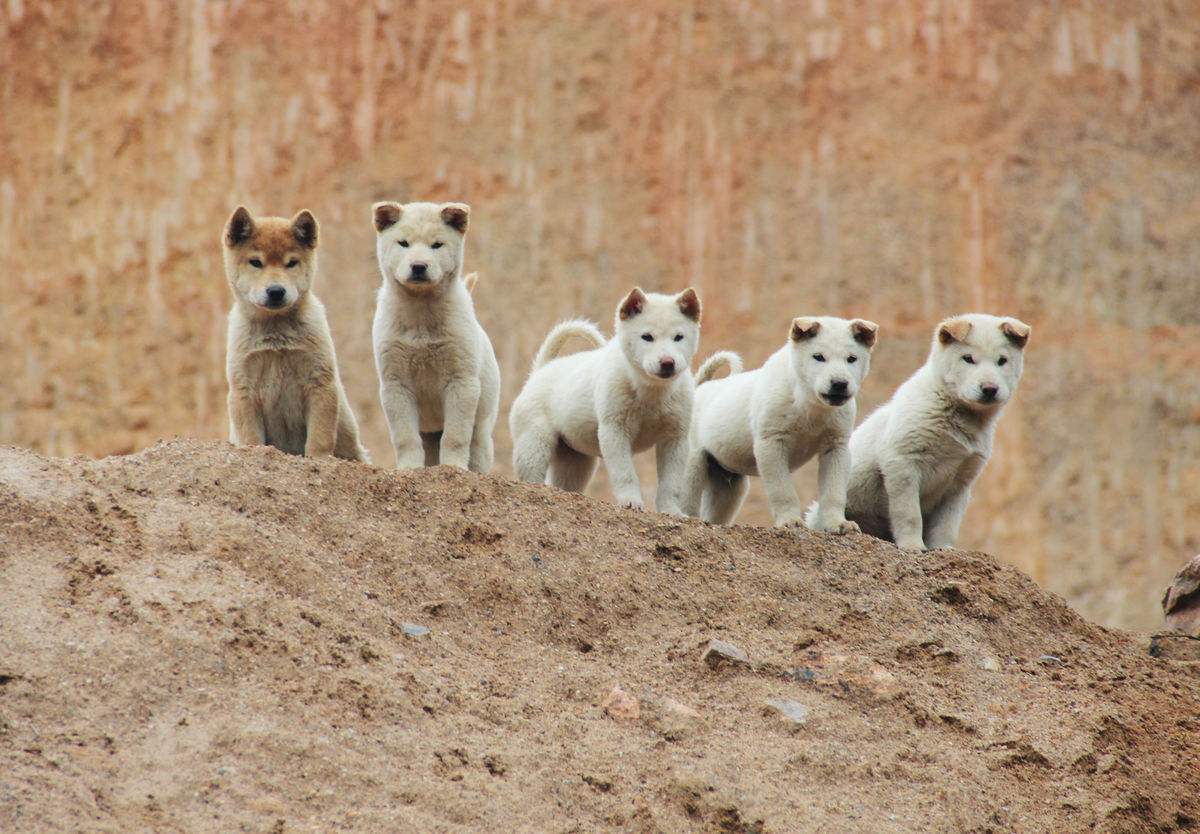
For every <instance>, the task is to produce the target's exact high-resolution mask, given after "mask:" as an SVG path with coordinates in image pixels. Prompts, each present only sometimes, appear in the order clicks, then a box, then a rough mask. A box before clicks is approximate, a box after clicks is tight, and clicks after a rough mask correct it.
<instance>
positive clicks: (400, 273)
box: [372, 203, 500, 472]
mask: <svg viewBox="0 0 1200 834" xmlns="http://www.w3.org/2000/svg"><path fill="white" fill-rule="evenodd" d="M374 211H375V227H376V240H375V249H376V255H377V256H378V260H379V269H380V272H381V273H382V274H383V284H382V285H381V286H380V289H379V297H378V301H377V304H376V307H375V323H374V326H373V328H372V340H373V342H374V346H375V367H376V370H377V371H378V373H379V396H380V400H381V401H382V403H383V411H384V415H385V416H386V417H387V423H388V431H389V433H390V435H391V440H392V448H393V449H394V450H395V453H396V466H397V468H400V469H406V468H415V467H419V466H422V465H425V466H432V465H436V464H438V463H443V464H449V465H451V466H458V467H461V468H469V469H471V470H472V471H474V472H487V471H488V470H490V469H491V468H492V460H493V452H492V431H493V429H494V428H495V425H496V414H497V411H498V409H499V404H500V368H499V366H498V365H497V364H496V354H495V352H494V351H493V349H492V343H491V340H490V339H488V336H487V333H485V332H484V330H483V328H482V327H481V326H480V325H479V322H478V320H477V319H476V318H475V307H474V305H473V303H472V301H471V294H470V292H468V289H467V287H466V286H465V285H464V283H463V280H462V260H463V242H464V236H465V233H466V216H467V211H468V209H467V207H466V206H464V205H462V204H461V203H447V204H442V205H437V204H434V203H409V204H407V205H403V206H401V205H399V204H396V203H378V204H376V205H375V207H374ZM453 223H457V224H459V226H461V228H457V227H456V226H455V225H452V224H453ZM401 242H403V243H404V244H407V245H401ZM435 244H440V245H437V246H436V248H435ZM422 264H423V265H424V273H423V274H417V272H415V271H414V266H417V267H419V266H420V265H422Z"/></svg>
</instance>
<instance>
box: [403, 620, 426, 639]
mask: <svg viewBox="0 0 1200 834" xmlns="http://www.w3.org/2000/svg"><path fill="white" fill-rule="evenodd" d="M400 628H401V630H403V632H404V636H405V637H422V636H424V635H426V634H428V633H429V629H427V628H426V627H425V626H423V625H417V624H416V623H401V624H400Z"/></svg>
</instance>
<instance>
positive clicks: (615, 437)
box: [597, 420, 645, 510]
mask: <svg viewBox="0 0 1200 834" xmlns="http://www.w3.org/2000/svg"><path fill="white" fill-rule="evenodd" d="M597 433H598V435H599V440H600V454H601V455H602V456H603V457H604V467H605V469H607V470H608V480H609V481H610V482H611V483H612V491H613V497H614V498H616V499H617V503H618V504H620V505H621V506H622V507H628V508H630V509H633V510H641V509H645V504H643V503H642V485H641V483H639V482H638V476H637V470H636V469H634V467H633V444H632V443H631V442H630V440H629V435H628V434H627V433H626V431H625V426H623V425H620V424H618V423H615V422H613V421H610V420H601V421H600V426H599V431H598V432H597Z"/></svg>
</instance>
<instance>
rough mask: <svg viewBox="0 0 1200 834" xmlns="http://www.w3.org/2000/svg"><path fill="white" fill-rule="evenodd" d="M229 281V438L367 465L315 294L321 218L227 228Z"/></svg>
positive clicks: (252, 221)
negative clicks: (318, 225)
mask: <svg viewBox="0 0 1200 834" xmlns="http://www.w3.org/2000/svg"><path fill="white" fill-rule="evenodd" d="M223 243H224V254H225V276H226V277H227V278H228V279H229V287H230V289H232V290H233V296H234V304H233V309H231V310H230V311H229V333H228V336H229V338H228V344H227V347H226V356H225V374H226V378H227V379H228V382H229V439H230V440H231V441H232V442H234V443H236V444H238V445H239V446H262V445H266V446H274V447H275V448H277V449H280V450H281V451H284V452H288V453H290V454H293V455H306V456H308V457H317V456H320V455H335V456H336V457H339V458H345V459H347V460H360V461H369V457H368V455H367V452H366V450H365V449H363V447H362V444H361V443H360V442H359V439H358V423H357V422H356V421H355V419H354V413H353V412H352V411H351V410H350V404H349V403H348V402H347V400H346V392H345V390H344V389H343V388H342V380H341V377H340V376H339V374H338V366H337V356H336V354H335V352H334V349H333V338H332V336H331V335H330V333H329V323H328V321H327V320H326V318H325V307H324V305H322V304H321V302H320V300H319V299H318V298H317V297H316V295H314V294H313V292H312V285H313V282H314V280H315V279H316V276H317V221H316V219H315V218H314V217H313V216H312V214H311V213H310V212H309V211H307V210H305V211H301V212H300V213H299V214H297V215H296V216H295V217H293V218H292V219H291V220H288V219H286V218H283V217H258V218H255V217H253V216H251V214H250V212H249V211H247V210H246V208H245V207H244V206H238V208H237V210H236V211H234V213H233V215H232V216H231V217H230V218H229V221H228V222H227V223H226V224H225V232H224V235H223Z"/></svg>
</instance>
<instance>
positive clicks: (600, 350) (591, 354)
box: [509, 287, 700, 514]
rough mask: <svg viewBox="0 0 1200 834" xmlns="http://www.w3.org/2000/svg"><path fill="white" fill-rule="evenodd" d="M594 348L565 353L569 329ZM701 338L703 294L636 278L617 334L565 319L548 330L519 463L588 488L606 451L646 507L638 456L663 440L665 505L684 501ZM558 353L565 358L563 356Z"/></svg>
mask: <svg viewBox="0 0 1200 834" xmlns="http://www.w3.org/2000/svg"><path fill="white" fill-rule="evenodd" d="M572 336H578V337H581V338H584V339H586V340H587V341H589V342H591V344H592V345H593V348H592V349H591V350H588V351H584V352H581V353H574V354H571V355H569V356H562V357H558V356H557V354H558V352H559V350H561V348H562V346H563V344H564V343H565V342H566V341H567V339H568V338H570V337H572ZM699 341H700V299H699V298H698V297H697V296H696V291H695V290H692V289H687V290H684V291H683V292H681V293H679V294H678V295H661V294H659V293H644V292H642V290H641V289H639V288H636V287H635V288H634V289H633V290H632V291H631V292H630V293H629V295H627V296H626V297H625V299H624V300H623V301H622V302H621V303H620V305H619V306H618V307H617V315H616V324H615V332H614V335H613V338H612V340H611V341H605V339H604V336H603V335H601V333H600V331H599V330H597V329H596V327H595V326H594V325H592V324H590V323H588V322H577V321H576V322H565V323H563V324H560V325H558V326H557V327H555V328H554V329H553V330H551V331H550V333H549V334H548V335H547V336H546V340H545V341H544V342H543V343H542V347H541V349H540V350H539V351H538V353H537V357H536V358H535V359H534V361H533V372H532V373H531V374H530V376H529V380H528V381H527V382H526V383H525V387H524V388H523V389H521V393H520V394H519V395H518V396H517V399H516V400H515V401H514V402H513V405H512V411H511V412H510V414H509V425H510V426H511V428H512V435H513V469H514V470H515V471H516V475H517V477H518V478H519V479H520V480H522V481H526V482H529V483H544V482H546V480H547V475H549V482H550V483H551V484H553V485H554V486H557V487H560V488H562V489H566V490H571V491H574V492H582V491H583V489H584V488H585V487H587V485H588V483H589V482H590V481H591V479H592V475H593V473H594V472H595V469H596V458H598V457H602V458H604V464H605V466H606V467H607V469H608V477H609V480H610V481H611V482H612V488H613V495H614V497H615V498H616V500H617V502H618V503H619V504H621V505H622V506H624V507H631V508H634V509H642V508H643V506H644V505H643V502H642V488H641V484H640V482H639V481H638V476H637V471H636V470H635V469H634V466H633V456H634V454H635V453H637V452H641V451H643V450H645V449H649V448H650V447H651V446H653V447H655V453H656V458H657V464H658V492H657V500H656V502H655V507H656V509H657V510H658V511H659V512H662V513H675V514H679V513H680V511H681V509H682V497H683V496H682V489H683V474H684V466H685V464H686V461H687V429H688V424H689V422H690V421H691V416H692V393H693V391H694V389H695V383H694V382H693V380H692V372H691V370H690V367H691V364H692V357H693V356H694V355H695V353H696V347H697V345H698V344H699ZM556 357H557V358H556Z"/></svg>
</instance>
